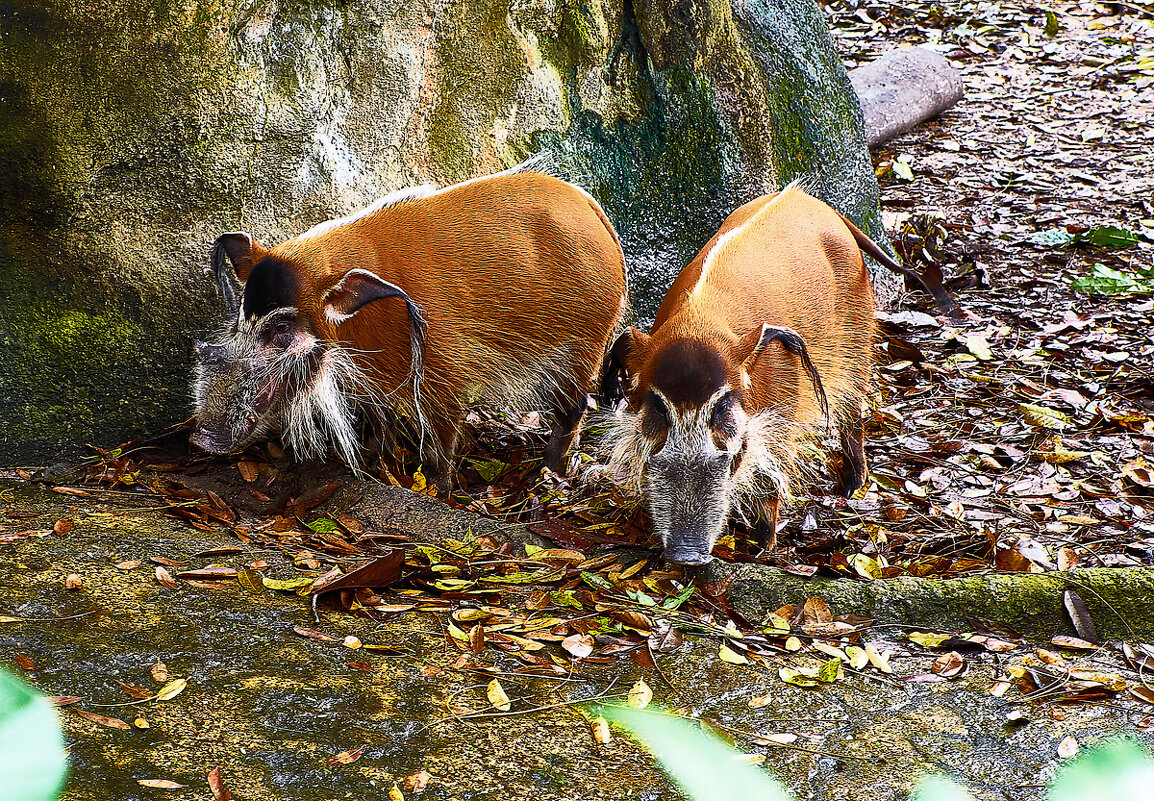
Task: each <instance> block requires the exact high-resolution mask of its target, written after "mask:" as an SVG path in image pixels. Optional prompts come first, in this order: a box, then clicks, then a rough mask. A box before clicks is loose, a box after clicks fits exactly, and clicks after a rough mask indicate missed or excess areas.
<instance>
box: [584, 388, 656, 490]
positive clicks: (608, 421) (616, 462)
mask: <svg viewBox="0 0 1154 801" xmlns="http://www.w3.org/2000/svg"><path fill="white" fill-rule="evenodd" d="M637 417H638V416H637V415H636V414H633V413H630V412H627V411H625V410H624V409H617V410H614V409H610V408H599V409H597V410H596V411H594V412H592V413H591V415H590V417H589V419H588V422H587V423H586V424H585V428H586V430H589V429H603V431H602V433H600V434H598V435H596V436H595V437H593V438H592V440H593V443H594V448H595V449H596V451H597V453H598V455H599V456H600V457H601V458H602V459H604V460H605V464H604V465H603V466H602V465H599V466H596V467H591V468H589V470H587V471H586V472H585V474H584V477H583V478H584V480H586V481H588V482H594V481H596V480H600V479H605V480H607V481H609V482H611V483H613V484H614V485H616V486H617V487H618V488H620V489H621V490H622V491H623V492H625V493H626V494H627V495H630V496H632V497H633V498H634V499H637V500H640V499H641V498H642V497H643V496H644V483H645V463H646V462H647V461H648V460H649V457H650V456H652V455H653V445H652V443H650V442H649V441H648V440H646V439H645V437H643V436H641V431H640V429H639V428H638V419H637Z"/></svg>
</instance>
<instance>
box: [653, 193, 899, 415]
mask: <svg viewBox="0 0 1154 801" xmlns="http://www.w3.org/2000/svg"><path fill="white" fill-rule="evenodd" d="M771 203H772V204H773V205H772V207H771V206H770V204H771ZM763 210H764V211H765V213H764V214H761V216H760V217H759V218H758V219H756V220H754V221H753V222H752V223H751V225H749V226H747V227H746V228H745V230H744V231H743V232H742V233H740V234H739V235H738V236H737V237H736V238H734V239H731V240H729V242H727V243H726V244H725V246H724V247H723V249H722V250H721V251H719V252H718V253H717V254H714V259H713V261H712V264H711V268H710V270H709V274H708V275H707V278H706V281H705V282H704V284H703V285H702V287H700V289H699V290H698V292H697V293H696V294H693V289H694V288H695V287H696V285H697V283H698V280H699V278H700V276H701V271H702V267H703V263H704V261H705V259H706V257H707V256H708V255H710V253H711V251H712V250H713V249H714V248H715V247H716V246H717V244H718V240H720V239H722V237H724V236H725V234H727V233H729V232H730V231H733V230H734V229H736V228H738V227H739V226H742V225H743V224H745V223H747V222H749V221H750V220H751V219H752V218H754V217H755V216H756V215H757V214H758V212H761V211H763ZM763 323H768V324H770V325H776V326H787V327H789V328H793V329H794V330H795V331H797V332H798V333H799V334H801V336H802V338H803V339H804V340H805V342H806V345H807V347H808V350H809V355H810V358H811V359H812V360H813V363H814V366H815V367H816V368H817V372H818V374H819V375H820V376H821V381H822V385H823V387H824V388H825V392H826V395H827V396H828V398H829V401H830V408H831V410H834V411H840V409H841V408H842V407H843V406H844V405H845V404H846V403H852V402H855V401H858V400H860V398H861V396H862V393H863V392H864V391H865V389H866V386H867V385H868V382H869V378H870V375H871V369H872V361H871V350H872V342H873V340H874V337H875V331H876V323H875V321H874V301H873V291H872V289H871V287H870V283H869V275H868V273H867V272H866V268H865V264H864V261H863V259H862V255H861V251H860V249H859V247H858V243H857V241H856V239H855V237H854V235H853V232H851V231H850V229H849V228H848V227H847V225H846V223H845V222H844V220H843V219H842V217H841V216H840V215H839V214H838V213H837V212H835V211H834V210H833V209H831V208H830V207H829V206H827V205H826V204H825V203H822V202H821V201H820V200H817V199H815V198H813V197H810V196H809V195H807V194H805V193H804V192H802V191H801V190H799V189H791V190H789V191H788V192H786V193H783V194H781V195H778V194H773V195H767V196H764V197H761V198H758V199H757V200H753V201H751V202H749V203H746V204H745V205H744V206H741V207H740V208H738V209H737V210H736V211H734V212H733V213H732V214H730V215H729V217H728V218H727V219H726V220H725V222H724V223H723V224H722V226H721V229H720V230H719V231H718V232H717V234H715V235H714V237H713V239H711V240H710V241H709V243H708V244H706V245H705V247H704V248H702V250H701V252H700V253H699V254H698V255H697V258H696V259H694V260H693V261H692V262H691V263H690V264H689V265H688V266H687V267H686V268H685V269H684V270H682V271H681V274H680V275H678V276H677V279H676V280H675V281H674V282H673V285H672V286H671V287H670V288H669V291H668V292H667V293H666V295H665V299H664V300H663V301H662V303H661V307H660V308H659V309H658V311H657V317H656V319H655V320H654V323H653V328H652V335H651V336H650V337H649V338H647V339H648V343H647V345H646V346H645V351H646V352H649V353H655V352H657V351H658V350H659V349H661V348H662V347H663V346H665V345H666V344H668V343H669V342H671V341H673V340H675V339H677V338H690V339H696V340H699V341H702V342H705V343H706V344H709V345H712V346H713V347H714V348H716V349H717V350H718V351H719V352H720V353H722V354H724V355H726V356H727V364H728V365H729V371H730V375H729V382H730V384H731V386H732V387H733V388H734V389H735V390H738V389H739V388H741V390H742V391H743V394H744V403H743V405H744V407H745V409H746V410H747V411H749V412H750V413H753V412H754V411H755V410H757V409H766V408H778V409H790V408H792V412H791V413H790V415H789V416H790V419H792V420H793V421H794V422H796V423H799V424H801V425H804V426H809V425H816V424H818V423H819V422H820V420H821V413H820V408H819V405H818V401H817V398H816V396H815V393H814V390H813V386H812V383H811V381H810V380H809V378H808V376H806V375H805V373H804V371H803V370H802V369H801V367H800V363H799V362H798V360H797V359H796V358H793V357H792V356H791V355H789V354H786V353H784V350H783V348H782V345H781V344H780V343H774V344H771V345H770V346H769V348H768V349H767V352H766V353H765V354H763V355H762V356H761V357H760V358H759V359H758V360H757V363H756V364H755V365H754V369H753V370H752V371H751V372H750V375H749V377H750V382H751V383H750V384H749V386H744V382H743V380H742V376H741V374H740V371H741V365H742V362H743V361H744V360H745V358H746V357H747V356H748V355H749V352H750V350H751V349H752V348H751V343H750V336H749V335H750V333H751V332H757V331H759V329H760V328H761V325H762V324H763ZM638 356H640V354H638ZM769 356H773V357H774V358H767V357H769ZM647 366H648V365H647ZM639 378H640V384H641V385H643V386H646V385H650V384H652V382H653V378H654V376H653V375H652V374H651V373H648V372H647V371H646V368H645V367H641V369H640V374H639Z"/></svg>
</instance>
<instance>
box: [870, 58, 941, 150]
mask: <svg viewBox="0 0 1154 801" xmlns="http://www.w3.org/2000/svg"><path fill="white" fill-rule="evenodd" d="M849 79H850V83H852V84H853V88H854V91H855V92H857V96H858V100H860V101H861V109H862V116H863V117H864V120H865V130H866V142H867V144H869V146H870V147H876V146H878V145H882V144H885V143H886V142H888V141H890V140H891V139H893V138H894V137H896V136H899V135H901V134H903V133H905V132H906V131H908V130H910V129H911V128H913V127H914V126H915V125H917V124H919V123H922V122H925V121H926V120H929V119H933V118H934V117H936V116H937V115H939V114H941V113H942V112H943V111H945V110H946V109H948V108H950V107H951V106H953V105H954V104H955V103H957V102H958V101H959V100H961V99H962V95H963V94H964V87H963V86H962V74H961V73H960V72H959V71H958V69H957V67H955V66H954V65H953V64H951V63H950V62H949V61H948V60H947V59H946V57H945V56H943V55H942V54H941V53H936V52H934V51H933V50H929V49H927V48H925V47H899V48H898V49H897V50H891V51H890V52H888V53H886V54H885V55H884V56H882V57H881V58H879V59H877V60H876V61H871V62H870V63H868V64H863V65H862V66H860V67H858V68H857V69H854V70H851V71H850V73H849Z"/></svg>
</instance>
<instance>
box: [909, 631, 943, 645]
mask: <svg viewBox="0 0 1154 801" xmlns="http://www.w3.org/2000/svg"><path fill="white" fill-rule="evenodd" d="M951 636H952V635H950V634H930V633H929V632H924V631H911V632H910V633H909V634H907V635H906V637H907V638H908V639H909V640H910V641H911V642H916V643H917V644H918V645H920V646H922V647H923V648H937V647H938V646H939V645H941V644H942V643H944V642H945V641H946V640H948V639H950V637H951Z"/></svg>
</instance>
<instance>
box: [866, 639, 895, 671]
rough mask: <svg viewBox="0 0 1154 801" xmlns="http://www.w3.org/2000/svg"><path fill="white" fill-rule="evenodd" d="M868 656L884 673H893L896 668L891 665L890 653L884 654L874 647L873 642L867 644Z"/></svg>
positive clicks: (871, 662)
mask: <svg viewBox="0 0 1154 801" xmlns="http://www.w3.org/2000/svg"><path fill="white" fill-rule="evenodd" d="M865 652H866V656H868V657H869V660H870V664H871V665H873V666H874V667H876V668H877V669H878V670H880V671H881V672H882V673H893V672H894V669H893V668H892V667H890V658H889V654H883V653H881V652H879V651H878V649H877V648H876V647H874V645H873V643H868V644H866V647H865Z"/></svg>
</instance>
